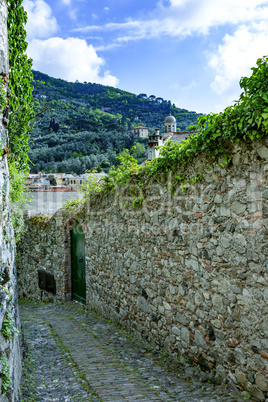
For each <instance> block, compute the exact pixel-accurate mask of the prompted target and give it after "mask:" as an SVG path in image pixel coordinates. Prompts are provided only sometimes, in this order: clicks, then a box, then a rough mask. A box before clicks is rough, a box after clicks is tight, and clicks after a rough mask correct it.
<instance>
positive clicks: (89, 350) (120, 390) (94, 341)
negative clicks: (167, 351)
mask: <svg viewBox="0 0 268 402" xmlns="http://www.w3.org/2000/svg"><path fill="white" fill-rule="evenodd" d="M20 314H21V321H22V326H23V332H24V338H25V341H26V342H25V349H28V350H27V351H26V352H27V356H26V359H25V364H24V378H23V384H22V394H21V399H20V401H21V402H31V401H79V402H80V401H81V402H82V401H103V402H110V401H116V402H121V401H129V402H130V401H144V402H150V401H165V402H169V401H184V402H186V401H191V402H193V401H199V402H205V401H210V402H213V401H224V402H231V401H234V402H235V401H243V400H244V398H243V396H244V397H246V396H247V395H246V394H245V393H244V394H242V395H241V394H240V393H238V392H237V391H236V390H234V389H231V388H227V387H226V385H214V384H213V383H214V382H215V379H214V377H213V376H212V375H208V374H205V373H203V372H201V371H198V369H197V368H195V367H193V366H190V365H189V364H187V363H181V362H179V361H178V360H174V359H172V358H171V357H168V356H165V355H163V354H161V353H160V354H159V353H157V352H154V351H153V350H152V348H151V346H150V345H149V344H147V343H146V342H145V341H143V340H140V339H137V338H135V337H134V336H133V335H132V334H130V333H129V332H127V331H126V330H124V329H122V328H120V327H117V326H115V325H113V324H112V323H110V322H108V321H107V320H105V319H103V318H102V317H100V316H98V315H97V314H95V313H94V312H91V311H89V310H87V309H85V308H84V307H83V306H80V305H79V304H77V303H74V302H72V303H64V304H60V303H53V304H44V303H39V302H38V303H37V302H22V303H21V304H20Z"/></svg>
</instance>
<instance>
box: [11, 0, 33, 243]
mask: <svg viewBox="0 0 268 402" xmlns="http://www.w3.org/2000/svg"><path fill="white" fill-rule="evenodd" d="M7 7H8V20H7V28H8V42H9V69H10V74H9V124H8V130H9V150H8V152H9V153H8V162H9V171H10V201H11V205H12V221H13V226H14V229H15V234H16V240H18V237H19V233H20V232H21V231H22V229H23V219H22V211H23V205H24V204H25V203H26V202H27V200H26V198H25V193H24V182H25V179H26V178H25V176H26V174H27V173H28V172H29V166H28V161H29V157H28V152H29V149H30V146H29V138H30V122H31V120H32V119H33V118H34V111H33V104H32V89H33V87H32V85H31V81H32V73H31V67H32V60H31V59H29V58H28V57H27V54H26V49H27V42H26V31H25V28H24V26H25V24H26V22H27V13H26V12H25V10H24V8H23V6H22V0H7Z"/></svg>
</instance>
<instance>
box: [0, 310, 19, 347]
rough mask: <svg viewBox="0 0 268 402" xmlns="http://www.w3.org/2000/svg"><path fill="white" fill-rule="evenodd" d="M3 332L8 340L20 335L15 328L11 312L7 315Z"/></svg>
mask: <svg viewBox="0 0 268 402" xmlns="http://www.w3.org/2000/svg"><path fill="white" fill-rule="evenodd" d="M1 332H2V334H3V336H4V337H5V338H6V339H8V340H9V339H11V338H12V336H13V334H15V335H18V333H19V332H18V330H17V328H16V327H15V326H14V320H13V317H12V314H11V313H10V312H9V311H7V312H6V313H5V316H4V319H3V324H2V329H1Z"/></svg>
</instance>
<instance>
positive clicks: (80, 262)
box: [72, 222, 86, 304]
mask: <svg viewBox="0 0 268 402" xmlns="http://www.w3.org/2000/svg"><path fill="white" fill-rule="evenodd" d="M72 298H73V300H76V301H78V302H79V303H83V304H86V272H85V235H84V232H83V229H82V226H81V225H80V223H79V222H76V223H75V224H74V226H73V229H72Z"/></svg>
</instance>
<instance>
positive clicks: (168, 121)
mask: <svg viewBox="0 0 268 402" xmlns="http://www.w3.org/2000/svg"><path fill="white" fill-rule="evenodd" d="M164 127H165V134H167V133H174V132H175V131H176V130H177V122H176V119H175V117H174V116H171V112H169V115H168V116H167V117H166V118H165V122H164Z"/></svg>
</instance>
